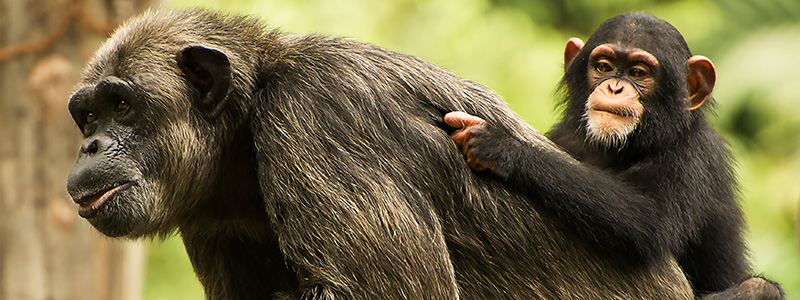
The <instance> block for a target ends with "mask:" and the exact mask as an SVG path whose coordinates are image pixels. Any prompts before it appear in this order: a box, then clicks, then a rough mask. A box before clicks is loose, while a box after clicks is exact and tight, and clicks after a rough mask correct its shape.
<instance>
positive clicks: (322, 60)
mask: <svg viewBox="0 0 800 300" xmlns="http://www.w3.org/2000/svg"><path fill="white" fill-rule="evenodd" d="M453 110H462V111H466V112H469V113H472V114H476V115H480V116H482V117H484V118H486V119H487V120H491V121H492V122H494V123H497V124H501V125H502V126H503V127H505V128H509V129H510V130H514V131H518V132H532V131H531V130H530V129H529V128H528V129H527V130H521V129H523V128H527V125H526V124H524V122H522V121H521V120H520V118H519V117H518V116H516V115H515V114H514V113H513V112H511V111H510V110H509V109H508V107H507V106H506V105H505V104H504V103H503V102H502V101H501V100H500V99H499V97H498V96H497V95H495V94H494V93H493V92H492V91H491V90H489V89H488V88H486V87H484V86H482V85H479V84H476V83H474V82H471V81H468V80H465V79H462V78H459V77H457V76H455V75H453V74H452V73H449V72H447V71H445V70H442V69H440V68H438V67H436V66H434V65H432V64H430V63H427V62H424V61H422V60H420V59H417V58H414V57H410V56H406V55H403V54H399V53H395V52H391V51H387V50H384V49H381V48H378V47H375V46H372V45H368V44H363V43H359V42H355V41H352V40H346V39H339V38H329V37H320V36H298V35H289V34H284V33H281V32H277V31H269V30H265V29H264V27H263V25H262V24H261V23H260V22H259V21H257V20H255V19H252V18H246V17H238V16H228V15H221V14H216V13H210V12H206V11H201V10H189V11H177V12H170V11H153V12H148V13H146V14H144V15H143V16H141V17H138V18H135V19H132V20H130V21H128V22H127V23H126V24H125V25H123V26H122V27H121V28H120V29H118V30H117V31H116V32H115V33H114V35H113V36H112V37H111V38H110V40H109V41H107V42H106V43H105V44H104V46H103V47H102V48H101V49H100V50H99V51H98V52H97V54H96V55H95V56H94V58H93V59H92V60H91V62H90V63H89V65H88V67H87V68H86V70H85V71H84V75H83V78H82V80H81V82H80V83H79V85H78V86H77V87H76V92H75V94H74V95H73V97H72V99H71V100H70V112H71V114H72V116H73V118H74V119H75V121H76V123H77V124H78V127H79V128H80V129H81V131H82V133H83V135H84V137H85V141H84V143H83V145H82V146H81V149H80V151H79V154H78V159H77V161H76V163H75V166H74V167H73V170H72V172H71V173H70V177H69V179H68V190H69V192H70V194H71V195H72V197H73V199H74V200H75V201H76V203H78V204H79V205H80V208H79V213H80V215H81V216H83V217H85V218H87V219H88V220H89V222H91V223H92V225H94V226H95V227H96V228H97V229H98V230H100V231H101V232H103V233H104V234H106V235H109V236H125V237H131V238H136V237H141V236H153V235H166V234H169V233H170V232H173V231H174V230H176V229H177V230H178V231H179V232H180V234H181V236H182V237H183V239H184V243H185V245H186V248H187V251H188V253H189V256H190V258H191V260H192V264H193V266H194V269H195V271H196V273H197V275H198V277H199V279H200V281H201V282H202V284H203V286H204V288H205V290H206V294H207V297H208V298H210V299H264V298H280V299H294V298H302V299H317V298H320V299H329V298H347V299H456V298H461V299H502V298H505V299H542V298H547V299H609V298H630V299H634V298H636V299H639V298H649V299H667V298H680V299H686V298H690V297H691V295H689V294H690V291H689V287H688V286H687V284H686V281H685V279H684V278H683V275H682V274H681V273H680V271H679V269H678V268H677V267H676V265H675V263H674V262H673V261H659V262H656V263H653V264H650V265H646V266H628V265H623V264H618V263H615V262H614V261H612V260H610V259H606V258H602V257H600V256H598V255H596V254H595V252H594V251H593V250H592V249H590V247H589V246H588V245H587V244H585V243H584V242H582V241H580V240H579V239H576V238H575V237H574V236H573V235H572V234H571V233H570V231H568V230H565V229H564V228H561V227H560V225H557V224H558V223H557V222H555V221H553V217H552V216H548V215H545V214H542V213H540V212H539V211H538V209H537V208H536V207H533V206H531V205H530V204H529V203H530V202H529V201H527V200H525V198H524V197H522V196H520V195H518V194H515V193H512V192H510V191H509V190H507V189H505V188H504V187H503V186H502V185H501V184H500V183H499V182H497V181H496V180H494V179H492V177H491V176H486V175H476V174H474V173H473V172H472V171H471V170H470V169H469V168H468V167H467V165H466V164H465V163H464V161H463V159H462V156H461V154H460V153H459V152H458V150H457V149H456V147H455V145H454V144H453V142H452V141H451V140H450V138H449V137H448V135H447V133H446V132H445V131H444V130H442V128H447V126H444V125H442V117H443V115H444V114H445V113H446V112H449V111H453ZM520 138H521V139H522V140H523V141H527V142H529V143H534V144H538V145H540V146H543V147H545V148H547V149H550V150H549V151H553V152H554V153H560V151H559V150H557V149H556V148H555V147H554V146H552V144H551V143H550V142H549V141H547V140H546V139H545V138H544V137H541V136H539V135H538V134H537V135H531V136H523V137H520ZM560 155H565V154H563V153H562V154H560ZM547 171H548V170H543V172H547Z"/></svg>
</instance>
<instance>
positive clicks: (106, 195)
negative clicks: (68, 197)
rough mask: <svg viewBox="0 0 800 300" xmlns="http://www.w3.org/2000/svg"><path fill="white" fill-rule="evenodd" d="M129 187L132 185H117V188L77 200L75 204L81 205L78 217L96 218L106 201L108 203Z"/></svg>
mask: <svg viewBox="0 0 800 300" xmlns="http://www.w3.org/2000/svg"><path fill="white" fill-rule="evenodd" d="M129 185H130V183H122V184H119V185H117V186H116V187H112V188H110V189H106V190H102V191H100V192H97V193H95V194H92V195H89V196H86V197H81V198H78V199H75V203H78V204H79V205H80V208H78V215H80V216H81V217H83V218H91V217H94V216H95V215H97V212H98V211H99V210H100V208H101V207H102V206H103V204H105V203H106V201H108V199H110V198H111V197H112V196H114V194H115V193H117V192H118V191H120V190H121V189H123V188H125V187H128V186H129Z"/></svg>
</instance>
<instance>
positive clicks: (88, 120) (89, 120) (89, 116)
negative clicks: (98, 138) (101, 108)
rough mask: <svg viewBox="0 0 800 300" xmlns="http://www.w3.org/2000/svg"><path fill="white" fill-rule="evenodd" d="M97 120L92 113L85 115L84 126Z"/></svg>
mask: <svg viewBox="0 0 800 300" xmlns="http://www.w3.org/2000/svg"><path fill="white" fill-rule="evenodd" d="M96 120H97V116H96V115H95V114H94V113H91V112H90V113H88V114H86V124H92V122H94V121H96Z"/></svg>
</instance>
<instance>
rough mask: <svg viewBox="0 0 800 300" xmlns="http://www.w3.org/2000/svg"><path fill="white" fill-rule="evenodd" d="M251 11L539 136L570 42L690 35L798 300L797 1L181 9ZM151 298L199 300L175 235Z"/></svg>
mask: <svg viewBox="0 0 800 300" xmlns="http://www.w3.org/2000/svg"><path fill="white" fill-rule="evenodd" d="M173 6H176V7H190V6H202V7H207V8H213V9H219V10H223V11H230V12H235V13H245V14H254V15H257V16H260V17H262V18H264V19H265V20H267V21H268V22H269V24H270V25H271V26H274V27H279V28H281V29H282V30H284V31H288V32H296V33H321V34H326V35H338V36H346V37H352V38H356V39H358V40H361V41H365V42H370V43H374V44H377V45H381V46H382V47H385V48H388V49H391V50H395V51H399V52H404V53H409V54H413V55H416V56H419V57H421V58H423V59H426V60H428V61H432V62H434V63H436V64H438V65H440V66H443V67H445V68H447V69H450V70H452V71H453V72H455V73H456V74H459V75H461V76H462V77H465V78H469V79H472V80H475V81H478V82H481V83H483V84H486V85H488V86H490V87H491V88H493V89H495V90H496V91H497V92H499V93H500V94H501V95H503V96H504V97H505V98H506V100H507V101H508V102H509V103H510V104H511V106H512V108H513V109H514V110H516V111H517V112H518V113H519V114H520V115H522V116H523V117H524V118H525V119H526V120H527V121H528V122H530V123H531V124H532V125H533V126H534V127H536V128H538V129H539V130H540V131H546V130H547V129H548V128H549V127H550V125H552V124H553V122H554V121H555V119H556V116H557V112H556V111H555V110H554V96H553V91H554V88H555V86H556V84H557V83H558V80H559V79H560V76H561V75H562V73H563V71H562V55H563V52H562V51H563V47H564V43H565V42H566V40H567V39H568V38H569V37H572V36H578V37H581V38H583V39H584V40H585V39H586V38H588V36H589V34H591V32H592V31H593V30H594V29H595V28H596V27H597V26H598V25H599V24H600V23H601V22H602V21H604V20H606V19H608V18H610V17H612V16H614V15H616V14H619V13H623V12H627V11H632V10H642V11H647V12H649V13H651V14H654V15H656V16H658V17H660V18H662V19H665V20H667V21H669V22H670V23H672V24H673V25H675V27H677V28H678V29H679V30H680V31H681V33H683V35H684V37H685V38H686V40H687V42H688V43H689V45H690V46H691V48H692V50H693V52H694V53H695V54H702V55H705V56H708V57H709V58H711V59H712V61H714V62H715V64H716V67H717V72H718V81H717V87H716V89H715V92H714V97H715V99H716V100H717V102H718V118H717V119H715V120H714V121H715V123H716V124H717V126H718V128H719V129H720V131H722V132H723V134H725V135H726V136H727V137H728V138H729V140H730V142H731V145H732V147H733V150H734V153H735V154H736V158H737V161H738V162H739V177H740V182H741V194H742V199H743V204H742V206H743V208H744V209H745V212H746V216H747V220H748V227H749V231H748V241H749V245H750V248H751V257H752V261H753V266H754V270H755V272H758V273H760V274H763V275H765V276H768V277H769V278H772V279H774V280H776V281H778V282H781V283H782V284H783V286H784V288H785V289H786V292H787V294H788V298H789V299H800V271H799V270H800V255H798V240H797V235H796V232H797V227H796V219H797V214H798V202H800V180H798V179H800V106H798V103H800V96H799V95H800V93H798V92H797V88H798V87H800V72H798V70H800V56H798V55H797V53H798V52H797V49H800V2H798V1H796V0H775V1H759V0H730V1H726V0H719V1H717V2H710V1H702V0H698V1H690V0H685V1H679V0H605V1H595V0H391V1H374V0H337V1H331V0H264V1H256V0H224V1H223V0H213V1H197V0H174V1H173ZM149 253H150V258H149V262H148V272H147V278H146V286H145V299H148V300H149V299H202V290H201V288H200V285H199V283H197V280H196V279H195V278H194V274H193V273H191V271H190V270H191V269H190V265H189V263H188V261H187V259H186V254H185V251H184V250H183V247H182V244H181V243H180V241H179V239H178V238H173V239H170V240H167V241H164V242H160V243H155V244H153V246H152V247H151V249H150V251H149Z"/></svg>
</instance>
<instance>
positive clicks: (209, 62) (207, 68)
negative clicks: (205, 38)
mask: <svg viewBox="0 0 800 300" xmlns="http://www.w3.org/2000/svg"><path fill="white" fill-rule="evenodd" d="M175 59H176V60H177V61H178V66H179V67H180V68H181V70H183V73H184V74H186V79H187V80H189V83H190V84H191V85H192V86H193V87H194V88H195V89H196V90H197V91H198V92H199V94H200V96H199V97H198V99H197V102H196V103H195V105H197V108H198V109H199V110H200V112H201V113H202V114H203V116H204V117H205V118H206V119H209V120H211V119H216V118H217V117H219V115H220V113H222V109H223V108H224V107H225V102H226V101H227V99H228V91H229V90H230V87H231V63H230V61H228V57H227V56H225V54H224V53H222V51H219V50H217V49H212V48H207V47H204V46H200V45H191V46H186V47H184V48H183V49H181V50H180V51H178V54H177V55H176V56H175Z"/></svg>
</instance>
